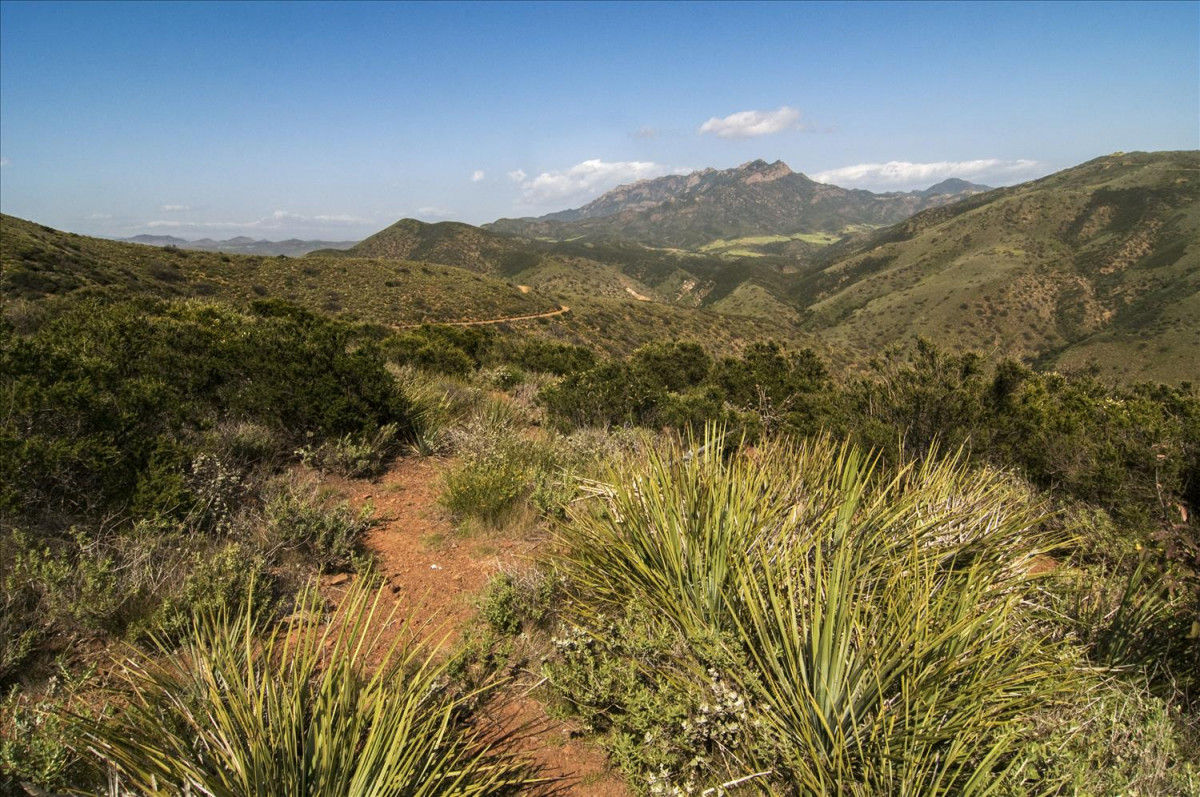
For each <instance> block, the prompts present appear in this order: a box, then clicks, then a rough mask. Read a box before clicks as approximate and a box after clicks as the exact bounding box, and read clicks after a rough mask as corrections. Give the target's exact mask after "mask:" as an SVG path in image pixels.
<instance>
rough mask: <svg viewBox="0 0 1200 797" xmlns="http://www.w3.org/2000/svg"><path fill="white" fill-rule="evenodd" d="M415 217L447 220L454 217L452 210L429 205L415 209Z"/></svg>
mask: <svg viewBox="0 0 1200 797" xmlns="http://www.w3.org/2000/svg"><path fill="white" fill-rule="evenodd" d="M417 215H418V216H424V217H425V218H429V219H448V218H450V217H451V216H453V215H454V211H453V210H447V209H446V208H439V207H437V206H436V205H429V206H427V207H423V208H417Z"/></svg>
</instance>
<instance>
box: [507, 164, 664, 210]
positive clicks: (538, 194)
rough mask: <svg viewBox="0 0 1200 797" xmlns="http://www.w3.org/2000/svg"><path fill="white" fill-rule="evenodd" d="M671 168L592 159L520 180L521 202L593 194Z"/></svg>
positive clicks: (543, 201)
mask: <svg viewBox="0 0 1200 797" xmlns="http://www.w3.org/2000/svg"><path fill="white" fill-rule="evenodd" d="M672 171H677V170H673V169H669V168H667V167H666V166H663V165H662V164H660V163H652V162H650V161H602V160H600V159H599V158H593V159H592V160H586V161H583V162H582V163H577V164H575V165H574V166H572V167H571V168H569V169H564V170H562V171H557V172H542V173H541V174H539V175H538V176H537V177H534V178H532V179H522V180H521V181H520V185H521V193H522V194H523V195H524V201H525V202H526V203H527V204H531V205H538V204H543V203H549V202H561V201H564V200H567V199H572V198H581V197H592V196H596V195H598V194H601V193H603V192H604V191H607V190H608V189H610V188H615V187H616V186H618V185H622V184H624V183H632V182H635V181H637V180H645V179H647V178H650V177H661V176H662V175H664V174H669V173H671V172H672ZM513 174H515V173H513ZM522 174H524V173H523V172H522ZM509 176H510V177H511V176H512V174H510V175H509ZM514 179H515V178H514Z"/></svg>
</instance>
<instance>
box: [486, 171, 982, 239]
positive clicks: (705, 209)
mask: <svg viewBox="0 0 1200 797" xmlns="http://www.w3.org/2000/svg"><path fill="white" fill-rule="evenodd" d="M987 190H989V188H988V187H987V186H982V185H975V184H973V183H968V182H966V181H965V180H947V181H944V182H942V183H939V184H938V185H936V186H932V187H930V188H928V189H926V190H924V191H910V192H907V193H886V194H876V193H872V192H870V191H864V190H853V189H847V188H840V187H838V186H836V185H828V184H826V183H819V182H816V181H815V180H811V179H809V178H808V177H806V176H805V175H803V174H801V173H799V172H794V171H792V170H791V168H789V167H788V165H787V164H786V163H784V162H782V161H778V160H777V161H775V162H774V163H767V162H766V161H764V160H755V161H750V162H749V163H744V164H742V165H741V166H738V167H736V168H733V169H721V170H718V169H704V170H703V171H697V172H692V173H691V174H684V175H667V176H665V177H658V178H655V179H652V180H641V181H639V182H636V183H633V184H631V185H625V186H620V187H618V188H615V189H613V190H612V191H609V192H607V193H606V194H604V195H602V196H600V197H598V198H597V199H595V200H593V201H591V202H589V203H588V204H586V205H584V206H583V207H580V208H576V209H573V210H565V211H560V212H558V213H551V214H549V215H546V216H541V217H538V218H521V219H499V220H497V221H495V222H493V223H491V224H489V225H484V226H485V227H487V228H488V229H491V230H494V231H496V232H503V233H508V234H513V235H521V236H525V237H529V238H545V239H550V240H559V241H562V240H571V239H578V238H580V237H589V238H605V237H608V238H621V239H624V240H629V241H636V242H638V243H641V244H645V245H647V246H660V247H676V248H684V249H694V248H698V247H701V246H704V245H708V244H712V243H713V242H715V241H721V240H727V239H738V238H744V237H750V236H753V237H761V236H790V235H804V234H809V235H813V234H818V235H820V234H825V235H834V236H837V235H841V234H843V233H845V232H847V231H849V230H853V229H856V228H859V227H861V226H862V225H868V226H875V227H877V226H883V225H887V224H893V223H895V222H898V221H901V220H902V219H905V218H908V217H909V216H911V215H913V214H914V213H916V212H918V211H921V210H924V209H926V208H929V207H933V206H935V205H942V204H946V203H947V202H952V201H954V200H956V199H961V198H963V197H966V196H970V195H972V194H977V193H980V192H983V191H987Z"/></svg>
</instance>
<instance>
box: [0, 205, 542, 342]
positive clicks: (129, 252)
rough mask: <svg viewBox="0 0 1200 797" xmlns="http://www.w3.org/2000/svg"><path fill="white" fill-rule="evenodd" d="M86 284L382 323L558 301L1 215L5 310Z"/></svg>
mask: <svg viewBox="0 0 1200 797" xmlns="http://www.w3.org/2000/svg"><path fill="white" fill-rule="evenodd" d="M78 291H91V292H104V293H110V294H120V295H143V296H154V297H160V298H204V299H208V300H210V301H218V302H225V303H230V304H235V305H245V304H248V303H250V302H251V301H254V300H255V299H261V298H277V299H286V300H288V301H292V302H295V303H297V304H300V305H303V306H306V307H309V308H310V309H314V310H319V311H322V312H327V313H331V314H335V315H336V314H345V315H346V316H348V317H351V318H354V319H357V320H361V321H370V322H375V323H382V324H405V323H415V322H421V321H451V320H463V319H472V318H478V319H483V318H497V317H500V316H515V315H527V314H533V313H540V312H545V311H547V310H552V309H554V308H555V307H557V304H556V303H555V302H554V301H553V300H551V299H550V298H548V297H546V296H543V295H542V294H540V293H538V292H533V291H531V292H522V291H520V290H518V289H517V288H516V287H515V286H514V285H512V284H510V283H508V282H505V281H503V280H499V279H496V278H494V277H489V276H486V275H483V274H478V273H475V272H473V271H468V270H465V269H460V268H455V267H453V266H443V265H431V264H427V263H413V262H406V261H396V260H384V259H370V258H352V257H345V258H322V257H306V258H303V259H295V258H288V257H262V256H254V255H228V254H217V253H209V252H192V251H187V250H184V249H165V248H158V247H150V246H142V245H138V244H131V243H122V242H117V241H107V240H103V239H99V238H89V237H86V236H82V235H74V234H72V233H66V232H61V231H58V230H54V229H51V228H49V227H44V226H42V225H39V224H35V223H33V222H29V221H25V220H23V219H18V218H15V217H13V216H7V215H6V216H3V217H0V296H2V297H3V298H4V300H5V301H4V305H5V308H4V309H5V314H6V315H9V316H11V315H13V314H18V313H20V312H22V308H25V307H29V306H30V305H31V304H32V303H36V302H38V301H40V300H43V299H47V298H53V297H55V296H65V295H69V294H72V293H75V292H78Z"/></svg>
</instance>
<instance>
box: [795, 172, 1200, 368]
mask: <svg viewBox="0 0 1200 797" xmlns="http://www.w3.org/2000/svg"><path fill="white" fill-rule="evenodd" d="M1198 199H1200V153H1196V152H1162V153H1128V154H1124V153H1121V154H1116V155H1111V156H1108V157H1104V158H1098V159H1096V160H1093V161H1089V162H1088V163H1085V164H1082V165H1080V166H1077V167H1074V168H1072V169H1067V170H1065V171H1062V172H1058V173H1056V174H1053V175H1050V176H1049V177H1046V178H1043V179H1041V180H1036V181H1033V182H1030V183H1024V184H1022V185H1018V186H1013V187H1011V188H1004V189H999V190H996V191H992V192H990V193H986V194H981V195H978V196H974V197H970V198H968V199H965V200H963V201H961V202H958V203H955V204H953V205H949V206H946V207H941V208H935V209H932V210H927V211H925V212H922V213H919V214H917V215H916V216H914V217H913V218H911V219H909V220H907V221H905V222H901V223H900V224H897V225H894V226H892V227H889V228H886V229H882V230H879V231H876V232H875V233H873V234H870V235H868V236H866V237H865V238H859V239H857V240H855V241H850V242H843V243H841V244H836V245H833V246H831V247H830V248H829V249H828V250H827V252H826V254H825V255H824V257H825V258H826V264H825V265H823V266H821V267H819V268H815V269H813V270H811V271H808V272H806V273H804V274H803V275H801V276H799V277H798V278H797V280H796V283H795V284H794V285H793V287H792V296H793V297H795V298H796V300H797V302H798V303H800V304H801V305H802V306H804V307H805V308H806V310H807V312H808V319H807V322H806V325H807V327H808V328H809V329H812V330H814V331H819V332H820V334H821V336H822V337H823V338H826V339H828V340H829V341H830V342H832V343H834V344H838V345H846V346H848V347H850V348H852V349H856V350H858V351H860V352H872V351H878V350H879V349H881V348H882V347H884V346H886V345H888V344H890V343H895V342H902V341H910V340H912V339H913V338H914V337H915V336H918V335H920V336H925V337H928V338H930V339H932V340H936V341H939V342H940V343H942V344H944V345H948V346H953V347H955V348H960V349H966V348H974V349H978V350H981V351H985V352H991V353H995V354H1002V355H1012V356H1017V357H1020V358H1023V359H1025V360H1027V361H1031V362H1039V363H1042V364H1045V365H1050V366H1058V367H1072V368H1078V367H1083V366H1086V365H1089V364H1092V363H1094V364H1095V365H1097V366H1099V367H1100V368H1101V369H1102V372H1103V373H1105V374H1106V375H1107V376H1108V377H1110V378H1115V379H1121V380H1125V381H1128V380H1140V379H1154V380H1165V381H1174V380H1180V379H1197V378H1200V358H1197V357H1196V356H1195V355H1194V352H1195V351H1197V350H1200V312H1198V311H1200V202H1198V201H1197V200H1198Z"/></svg>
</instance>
